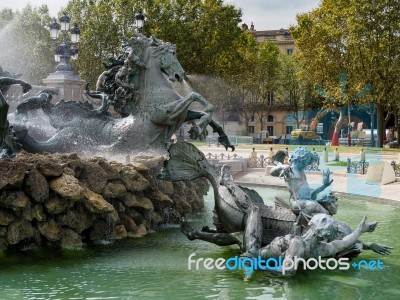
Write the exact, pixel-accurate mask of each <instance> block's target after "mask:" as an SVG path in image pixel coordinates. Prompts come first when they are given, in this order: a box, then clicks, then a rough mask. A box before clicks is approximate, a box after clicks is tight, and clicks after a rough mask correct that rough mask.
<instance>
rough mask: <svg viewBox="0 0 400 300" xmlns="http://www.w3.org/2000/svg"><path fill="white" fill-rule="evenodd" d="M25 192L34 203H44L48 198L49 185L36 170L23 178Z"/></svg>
mask: <svg viewBox="0 0 400 300" xmlns="http://www.w3.org/2000/svg"><path fill="white" fill-rule="evenodd" d="M25 191H26V193H27V194H28V195H29V196H31V197H32V198H33V199H34V200H35V201H36V202H42V203H43V202H44V201H45V200H47V199H48V198H49V184H48V183H47V180H46V177H44V176H43V175H42V174H41V173H39V171H37V170H36V169H33V170H31V171H30V172H28V174H27V176H26V178H25Z"/></svg>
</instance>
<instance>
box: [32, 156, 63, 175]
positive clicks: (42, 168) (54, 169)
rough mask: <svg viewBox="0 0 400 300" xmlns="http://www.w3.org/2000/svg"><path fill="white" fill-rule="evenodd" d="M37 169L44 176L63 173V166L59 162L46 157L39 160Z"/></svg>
mask: <svg viewBox="0 0 400 300" xmlns="http://www.w3.org/2000/svg"><path fill="white" fill-rule="evenodd" d="M37 169H38V171H39V172H40V173H41V174H42V175H43V176H45V177H59V176H61V175H62V173H63V167H62V166H61V165H60V164H59V163H57V162H55V161H53V160H48V159H42V160H40V162H39V163H38V164H37Z"/></svg>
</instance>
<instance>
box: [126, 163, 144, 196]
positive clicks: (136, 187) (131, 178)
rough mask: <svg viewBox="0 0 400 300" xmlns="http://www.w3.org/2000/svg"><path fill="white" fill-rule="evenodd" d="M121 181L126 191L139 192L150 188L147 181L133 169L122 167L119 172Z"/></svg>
mask: <svg viewBox="0 0 400 300" xmlns="http://www.w3.org/2000/svg"><path fill="white" fill-rule="evenodd" d="M120 175H121V179H122V181H123V183H124V185H125V187H126V189H127V190H128V191H131V192H141V191H144V190H146V189H148V188H149V187H150V183H149V181H148V180H147V179H146V178H144V177H143V176H142V175H141V174H140V173H139V172H138V171H136V170H135V169H134V168H133V167H130V166H124V167H122V169H121V171H120Z"/></svg>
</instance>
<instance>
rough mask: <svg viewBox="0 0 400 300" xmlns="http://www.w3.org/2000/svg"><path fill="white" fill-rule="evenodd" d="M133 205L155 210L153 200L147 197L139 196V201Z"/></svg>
mask: <svg viewBox="0 0 400 300" xmlns="http://www.w3.org/2000/svg"><path fill="white" fill-rule="evenodd" d="M133 207H137V208H142V209H144V210H154V206H153V202H151V200H150V199H149V198H146V197H137V203H136V204H135V205H134V206H133Z"/></svg>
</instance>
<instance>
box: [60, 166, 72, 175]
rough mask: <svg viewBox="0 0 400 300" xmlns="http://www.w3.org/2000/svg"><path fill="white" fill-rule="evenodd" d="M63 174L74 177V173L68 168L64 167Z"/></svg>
mask: <svg viewBox="0 0 400 300" xmlns="http://www.w3.org/2000/svg"><path fill="white" fill-rule="evenodd" d="M63 173H64V174H67V175H71V176H74V177H75V171H74V170H72V169H71V168H69V167H65V168H64V169H63ZM60 176H61V175H60Z"/></svg>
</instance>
